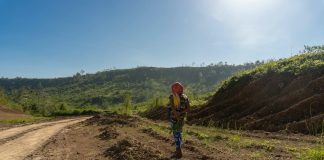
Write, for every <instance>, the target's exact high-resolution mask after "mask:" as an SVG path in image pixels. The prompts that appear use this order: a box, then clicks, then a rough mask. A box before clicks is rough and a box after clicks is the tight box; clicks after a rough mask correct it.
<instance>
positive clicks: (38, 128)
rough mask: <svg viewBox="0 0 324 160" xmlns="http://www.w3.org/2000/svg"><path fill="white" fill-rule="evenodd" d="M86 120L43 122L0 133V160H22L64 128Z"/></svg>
mask: <svg viewBox="0 0 324 160" xmlns="http://www.w3.org/2000/svg"><path fill="white" fill-rule="evenodd" d="M86 119H87V118H85V117H83V118H77V119H67V120H60V121H55V122H45V123H40V124H33V125H28V126H23V127H17V128H12V129H8V130H4V131H1V132H0V142H1V143H0V155H1V159H24V158H25V157H26V156H28V155H29V154H30V153H32V152H33V151H35V150H36V149H37V148H39V147H41V146H42V145H44V143H45V142H46V141H47V140H48V139H49V138H50V137H52V136H54V135H55V134H57V133H58V132H59V131H61V130H62V129H63V128H64V127H67V126H69V125H73V124H76V123H79V122H81V121H84V120H86Z"/></svg>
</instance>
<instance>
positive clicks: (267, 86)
mask: <svg viewBox="0 0 324 160" xmlns="http://www.w3.org/2000/svg"><path fill="white" fill-rule="evenodd" d="M189 119H190V123H197V124H203V125H208V124H213V125H216V126H221V127H224V128H225V127H230V128H234V129H240V128H243V129H251V130H266V131H279V130H288V131H293V132H302V133H313V134H315V133H321V132H323V128H324V121H323V120H324V52H320V53H306V54H302V55H297V56H294V57H292V58H289V59H283V60H279V61H275V62H269V63H267V64H264V65H262V66H259V67H257V68H255V69H253V70H250V71H247V72H245V73H243V74H241V75H238V76H234V77H232V78H231V79H229V80H228V81H226V82H224V83H223V86H222V87H221V88H220V89H219V90H218V91H217V92H216V94H215V95H214V96H213V98H212V99H211V100H210V101H209V102H208V103H207V104H206V105H204V106H202V107H200V108H196V109H195V110H194V111H192V114H191V116H190V117H189Z"/></svg>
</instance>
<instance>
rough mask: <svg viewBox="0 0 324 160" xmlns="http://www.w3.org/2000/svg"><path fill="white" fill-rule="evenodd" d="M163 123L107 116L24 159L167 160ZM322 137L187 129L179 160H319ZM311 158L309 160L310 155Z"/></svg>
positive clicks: (66, 132)
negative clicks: (181, 156) (313, 159)
mask: <svg viewBox="0 0 324 160" xmlns="http://www.w3.org/2000/svg"><path fill="white" fill-rule="evenodd" d="M174 147H175V146H174V143H173V139H172V136H171V133H170V130H169V127H168V124H167V123H164V122H155V121H151V120H148V119H144V118H141V117H129V116H123V115H115V114H108V115H104V116H103V115H102V116H95V117H93V118H91V119H88V120H86V121H83V122H81V123H77V124H75V125H71V126H69V127H66V128H64V129H63V130H62V131H61V132H60V133H59V134H57V135H55V136H53V137H52V138H50V139H49V140H48V141H47V143H46V144H45V145H44V146H42V147H39V148H38V150H36V151H34V152H33V153H32V154H30V155H29V156H28V157H27V158H26V159H75V160H76V159H112V160H124V159H136V160H142V159H150V160H164V159H170V156H171V155H172V152H173V151H174ZM323 150H324V148H323V142H322V139H321V137H315V136H306V135H302V134H288V133H269V132H250V131H249V132H245V131H231V130H223V129H217V128H208V127H200V126H188V125H187V126H185V131H184V145H183V152H184V157H183V159H186V160H197V159H231V160H244V159H282V160H284V159H285V160H286V159H298V158H301V159H305V158H307V157H308V156H311V157H312V158H314V157H316V156H319V157H320V158H321V156H323V153H322V152H323ZM313 153H314V154H315V155H312V154H313Z"/></svg>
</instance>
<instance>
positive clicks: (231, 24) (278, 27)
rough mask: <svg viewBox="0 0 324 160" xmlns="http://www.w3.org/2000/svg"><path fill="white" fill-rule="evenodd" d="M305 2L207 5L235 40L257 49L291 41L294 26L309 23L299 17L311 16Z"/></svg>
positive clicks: (222, 0) (223, 0) (236, 0)
mask: <svg viewBox="0 0 324 160" xmlns="http://www.w3.org/2000/svg"><path fill="white" fill-rule="evenodd" d="M323 1H324V0H323ZM305 4H306V2H305V1H301V0H286V1H282V0H217V1H209V2H208V5H206V6H207V7H206V8H208V9H207V10H208V11H207V12H208V13H207V14H209V15H210V16H212V17H213V19H214V20H216V21H217V22H218V23H217V25H223V26H224V28H226V30H227V32H228V36H230V37H231V39H232V40H233V43H235V44H237V45H238V46H239V47H241V48H256V47H258V46H263V45H271V44H272V43H280V41H282V40H284V39H285V40H287V39H289V37H290V34H291V32H290V31H291V30H293V29H294V27H295V26H294V25H296V24H298V26H297V27H300V26H303V25H305V24H303V23H300V20H298V19H302V18H303V17H305V16H307V14H306V13H304V12H303V9H304V8H305ZM306 7H307V5H306ZM306 19H307V18H306ZM288 41H289V40H288Z"/></svg>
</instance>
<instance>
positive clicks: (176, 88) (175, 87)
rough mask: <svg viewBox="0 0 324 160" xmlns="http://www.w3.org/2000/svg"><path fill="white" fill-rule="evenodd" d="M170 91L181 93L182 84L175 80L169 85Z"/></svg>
mask: <svg viewBox="0 0 324 160" xmlns="http://www.w3.org/2000/svg"><path fill="white" fill-rule="evenodd" d="M171 90H172V93H175V94H181V93H183V86H182V84H181V83H179V82H175V83H173V84H172V85H171Z"/></svg>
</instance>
